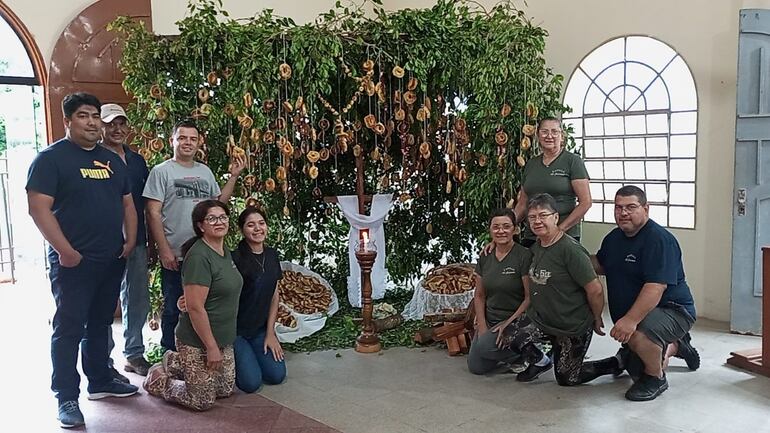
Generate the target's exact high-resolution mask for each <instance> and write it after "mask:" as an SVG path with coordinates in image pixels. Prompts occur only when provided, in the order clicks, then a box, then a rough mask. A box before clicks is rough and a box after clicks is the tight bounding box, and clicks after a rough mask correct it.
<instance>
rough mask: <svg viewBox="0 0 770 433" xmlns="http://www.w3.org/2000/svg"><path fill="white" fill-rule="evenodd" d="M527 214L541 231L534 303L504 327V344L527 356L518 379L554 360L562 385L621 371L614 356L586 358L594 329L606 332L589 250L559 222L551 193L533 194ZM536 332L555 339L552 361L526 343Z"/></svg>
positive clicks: (536, 253)
mask: <svg viewBox="0 0 770 433" xmlns="http://www.w3.org/2000/svg"><path fill="white" fill-rule="evenodd" d="M527 220H528V222H529V226H530V227H531V228H532V231H533V232H534V233H535V235H536V236H537V242H536V243H535V244H534V245H533V246H532V249H531V250H532V265H531V266H530V269H529V278H530V290H531V303H530V306H529V308H528V309H527V312H526V313H525V314H524V315H523V316H522V317H521V319H519V326H518V327H517V328H515V329H512V328H508V329H506V330H505V331H504V335H503V337H502V340H503V341H502V344H503V346H504V347H508V346H509V345H510V346H512V347H514V348H519V350H520V351H521V352H522V355H523V356H524V357H525V359H526V361H528V362H529V366H528V367H527V369H526V370H524V371H522V372H521V373H519V374H518V376H517V377H516V379H517V380H519V381H521V382H529V381H532V380H535V379H536V378H537V377H538V376H539V375H540V374H542V373H543V372H545V371H547V370H549V369H551V368H552V367H554V366H555V375H556V381H557V382H558V384H559V385H563V386H571V385H578V384H581V383H585V382H588V381H590V380H593V379H595V378H596V377H599V376H601V375H604V374H620V372H621V371H622V370H620V364H619V360H618V359H617V358H616V357H610V358H606V359H602V360H599V361H594V362H584V357H585V355H586V352H587V351H588V345H589V344H590V343H591V336H592V334H593V333H594V332H596V333H597V334H599V335H604V332H603V331H602V328H603V327H604V323H603V322H602V316H601V315H602V309H603V308H604V294H603V292H602V286H601V283H600V282H599V280H598V278H597V277H596V273H595V272H594V269H593V265H592V264H591V259H590V257H589V255H588V252H587V251H586V250H585V248H583V246H582V245H580V244H579V243H578V242H577V241H576V240H575V239H573V238H572V237H570V236H569V235H568V234H566V233H564V232H563V231H562V230H561V229H560V228H559V226H558V223H559V213H558V212H557V211H556V201H555V200H554V198H553V197H551V196H550V195H549V194H539V195H536V196H535V197H532V198H531V199H530V200H529V203H528V205H527ZM533 335H535V336H539V337H540V338H545V339H548V340H550V341H551V343H552V344H553V361H551V359H550V358H549V357H548V356H546V355H545V354H543V353H542V352H541V351H540V350H539V349H538V348H537V347H535V346H534V345H533V344H531V343H527V342H528V341H531V340H532V336H533ZM522 343H524V344H523V345H522Z"/></svg>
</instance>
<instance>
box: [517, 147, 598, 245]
mask: <svg viewBox="0 0 770 433" xmlns="http://www.w3.org/2000/svg"><path fill="white" fill-rule="evenodd" d="M577 179H588V172H587V171H586V166H585V164H584V163H583V160H582V159H581V158H580V156H578V155H576V154H574V153H572V152H568V151H566V150H564V151H562V152H561V153H560V154H559V156H557V157H556V159H554V160H553V161H551V165H549V166H547V167H546V166H545V164H543V155H540V156H538V157H535V158H532V159H530V160H529V161H527V165H525V166H524V173H523V174H522V179H521V185H522V188H524V192H525V193H526V194H527V197H529V198H532V197H534V196H536V195H538V194H543V193H548V194H551V195H552V196H553V198H554V199H555V200H556V211H557V212H559V221H564V219H566V218H567V216H568V215H569V214H570V213H572V211H573V210H574V209H575V207H576V206H577V195H575V190H574V189H572V181H573V180H577ZM525 222H526V219H525ZM567 234H568V235H570V236H573V237H579V236H580V223H578V224H575V225H574V226H573V227H572V228H571V229H569V230H568V231H567ZM523 238H524V239H535V235H534V233H532V231H531V230H530V229H529V225H528V224H527V225H526V226H525V227H524V233H523Z"/></svg>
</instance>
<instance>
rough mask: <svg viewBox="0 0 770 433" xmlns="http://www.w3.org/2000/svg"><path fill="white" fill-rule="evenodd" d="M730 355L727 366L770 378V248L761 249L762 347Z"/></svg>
mask: <svg viewBox="0 0 770 433" xmlns="http://www.w3.org/2000/svg"><path fill="white" fill-rule="evenodd" d="M730 355H732V356H731V357H730V358H728V359H727V363H728V364H730V365H732V366H735V367H738V368H742V369H744V370H749V371H752V372H754V373H758V374H761V375H763V376H768V377H770V247H762V347H760V348H759V349H751V350H741V351H737V352H730Z"/></svg>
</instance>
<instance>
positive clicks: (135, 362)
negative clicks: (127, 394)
mask: <svg viewBox="0 0 770 433" xmlns="http://www.w3.org/2000/svg"><path fill="white" fill-rule="evenodd" d="M150 367H152V365H151V364H150V363H149V362H147V360H146V359H144V356H137V357H135V358H128V359H127V360H126V365H125V366H124V367H123V370H126V371H127V372H129V373H136V374H138V375H139V376H147V370H149V369H150Z"/></svg>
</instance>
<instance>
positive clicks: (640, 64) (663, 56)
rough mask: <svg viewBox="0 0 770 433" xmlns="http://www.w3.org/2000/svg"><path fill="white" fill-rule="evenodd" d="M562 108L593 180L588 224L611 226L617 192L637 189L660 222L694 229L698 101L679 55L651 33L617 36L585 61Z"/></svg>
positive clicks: (565, 120) (651, 214)
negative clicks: (595, 223) (626, 186)
mask: <svg viewBox="0 0 770 433" xmlns="http://www.w3.org/2000/svg"><path fill="white" fill-rule="evenodd" d="M564 104H565V105H567V106H569V107H570V108H571V109H572V112H570V113H566V114H565V115H564V124H565V127H570V126H571V127H572V130H573V134H572V136H573V137H574V138H575V141H576V142H577V145H578V150H579V151H581V152H582V153H583V157H584V158H585V163H586V168H587V169H588V174H589V176H590V177H591V195H592V197H593V200H594V205H593V206H592V207H591V210H590V211H589V212H588V213H587V214H586V216H585V220H586V221H593V222H605V223H614V221H615V219H614V212H613V200H614V196H615V191H617V190H618V188H620V187H621V186H623V185H637V186H639V187H640V188H642V189H643V190H645V192H646V193H647V199H648V201H649V203H650V216H651V217H652V218H653V219H654V220H655V221H657V222H658V223H660V224H661V225H665V226H669V227H680V228H695V157H696V141H697V140H696V138H697V137H696V132H697V124H698V122H697V120H698V112H697V109H698V98H697V94H696V90H695V81H694V80H693V77H692V73H691V72H690V69H689V68H688V67H687V64H686V63H685V61H684V59H682V56H680V55H679V54H678V53H677V52H676V51H674V50H673V49H672V48H671V47H670V46H668V45H666V44H665V43H663V42H661V41H659V40H657V39H654V38H651V37H648V36H625V37H620V38H617V39H613V40H611V41H609V42H607V43H605V44H603V45H601V46H600V47H598V48H596V49H595V50H593V51H592V52H591V53H590V54H588V56H586V57H585V58H584V59H583V61H582V62H580V65H578V67H577V68H576V69H575V71H574V72H573V73H572V77H570V80H569V83H568V84H567V89H566V92H565V94H564Z"/></svg>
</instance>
